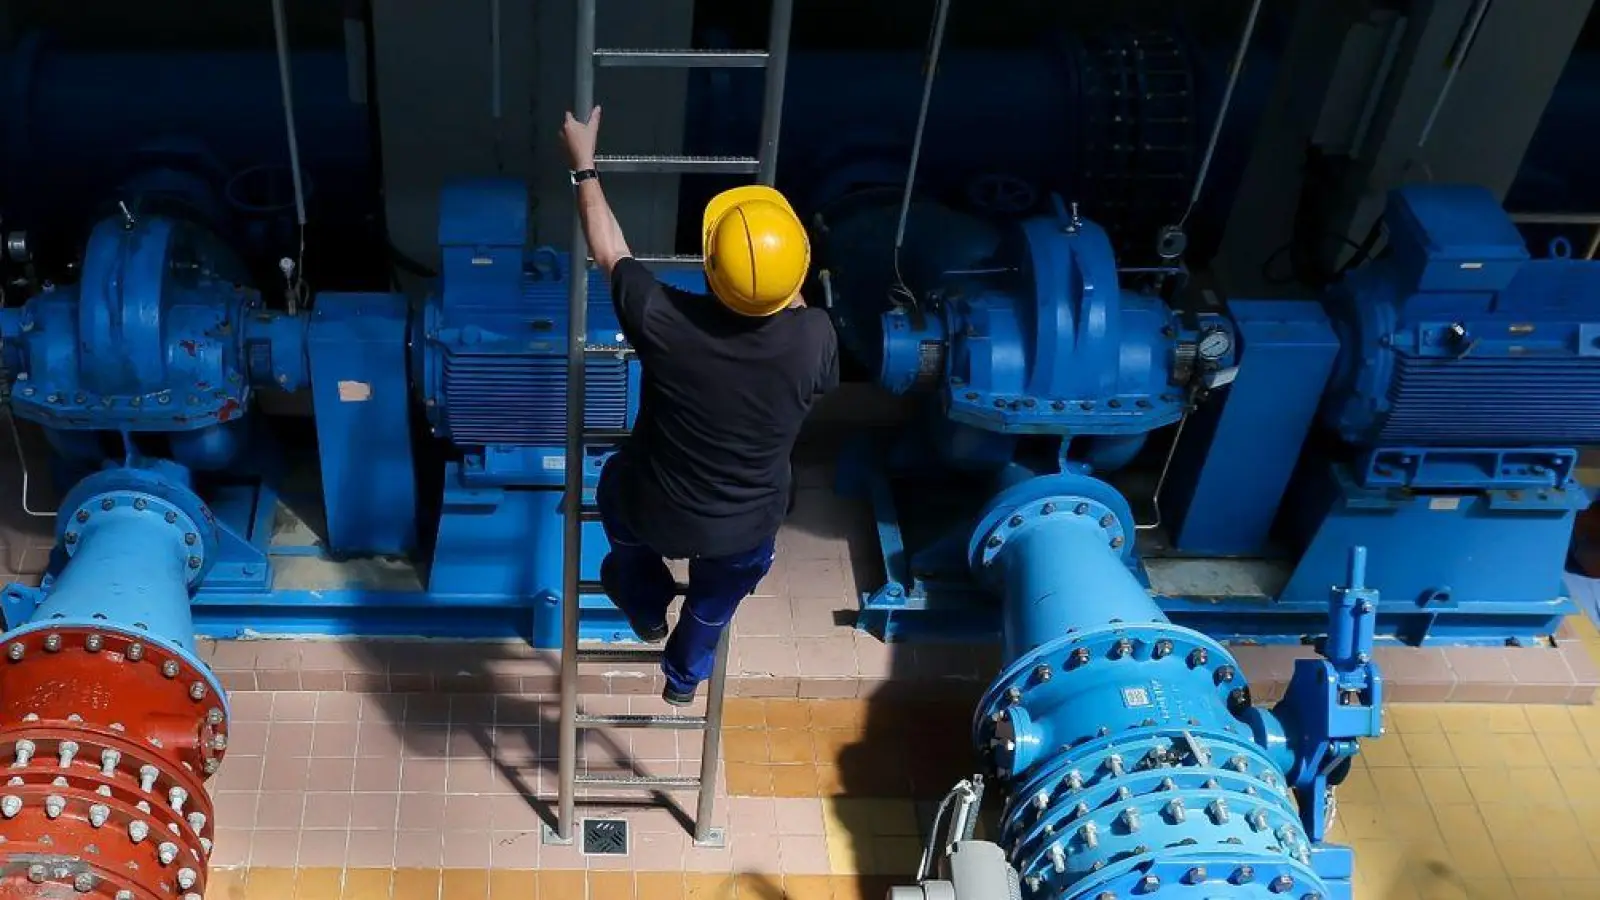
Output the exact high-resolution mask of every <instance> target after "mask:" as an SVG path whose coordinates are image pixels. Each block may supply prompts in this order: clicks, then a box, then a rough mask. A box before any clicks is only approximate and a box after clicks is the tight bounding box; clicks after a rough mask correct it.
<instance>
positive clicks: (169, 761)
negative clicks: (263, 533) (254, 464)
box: [0, 459, 228, 897]
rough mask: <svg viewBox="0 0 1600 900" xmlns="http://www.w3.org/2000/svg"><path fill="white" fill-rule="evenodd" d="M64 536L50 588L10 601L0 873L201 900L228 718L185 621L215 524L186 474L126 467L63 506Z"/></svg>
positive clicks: (8, 593)
mask: <svg viewBox="0 0 1600 900" xmlns="http://www.w3.org/2000/svg"><path fill="white" fill-rule="evenodd" d="M56 534H57V539H58V544H57V546H58V548H59V550H58V553H57V555H56V557H55V558H54V559H52V561H51V565H50V570H49V573H48V574H47V575H46V576H45V578H44V581H43V583H42V584H41V585H40V586H39V587H37V588H32V587H26V586H23V585H16V584H13V585H9V586H7V587H6V588H5V589H4V591H3V592H0V598H3V602H4V609H5V617H6V623H7V624H8V625H9V626H11V627H10V629H9V630H8V631H6V633H5V634H4V635H0V646H3V647H4V648H5V649H4V654H5V658H4V662H3V663H0V723H3V724H0V752H3V753H5V754H6V755H7V756H8V757H9V758H8V762H9V763H10V766H9V768H8V770H7V771H8V772H9V773H10V775H9V778H8V780H7V783H6V786H5V788H4V796H0V813H3V816H0V868H3V869H4V870H5V871H6V872H7V873H8V880H13V879H19V878H20V874H21V873H23V872H26V873H27V878H28V881H29V882H30V883H31V884H34V885H39V887H38V888H37V890H38V892H39V893H38V894H37V896H68V895H73V896H75V895H78V894H89V893H94V894H95V895H96V896H101V897H109V896H112V895H113V894H115V895H116V896H117V897H134V896H139V897H147V896H148V897H154V896H177V894H178V892H179V891H182V892H185V896H188V897H198V896H200V895H201V893H202V892H203V891H204V890H205V886H206V879H207V875H206V868H207V861H208V858H209V857H210V855H211V850H212V847H213V836H214V834H215V828H216V824H215V822H214V815H215V809H214V807H213V806H212V803H211V798H210V795H209V793H208V792H207V790H206V786H205V782H206V779H207V778H208V777H209V776H210V775H212V774H214V773H215V772H216V771H217V769H218V767H219V766H220V764H221V761H222V757H223V754H224V753H225V752H226V750H227V746H228V700H227V695H226V692H225V691H224V690H223V689H222V684H221V683H220V682H219V681H218V679H217V676H216V674H215V673H214V672H212V671H211V669H210V667H209V666H207V665H206V663H205V661H204V660H202V659H201V658H200V657H199V656H198V655H197V654H196V652H195V645H194V623H193V621H192V618H191V615H190V611H189V605H190V602H191V594H190V590H191V588H192V587H193V586H194V585H196V584H198V583H199V581H200V579H201V578H202V577H204V575H205V573H206V571H207V569H208V568H209V567H210V565H211V562H212V560H213V558H214V557H215V555H216V552H217V545H218V534H217V527H216V522H215V521H214V519H213V517H212V515H211V512H210V510H208V509H207V508H206V506H205V504H203V503H202V502H201V501H200V499H199V498H198V497H197V496H195V494H194V493H193V492H192V491H191V490H190V488H189V475H188V472H187V471H185V470H184V469H183V468H182V467H181V466H177V465H174V464H171V463H162V462H151V463H145V462H141V461H137V460H133V459H129V460H127V461H125V464H124V465H122V466H118V467H114V468H108V469H104V470H102V471H100V472H97V473H96V474H94V475H91V476H89V477H88V478H86V479H84V480H83V481H82V482H80V483H79V484H78V485H77V487H75V488H74V489H73V490H71V491H69V492H68V494H67V496H66V497H65V498H64V499H63V501H62V505H61V514H60V516H59V517H58V519H57V522H56ZM113 785H116V786H117V788H118V789H117V790H115V791H114V790H113V789H112V786H113ZM8 893H9V892H8ZM29 896H35V895H34V894H31V893H30V894H29Z"/></svg>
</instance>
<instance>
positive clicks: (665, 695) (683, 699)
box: [661, 686, 694, 706]
mask: <svg viewBox="0 0 1600 900" xmlns="http://www.w3.org/2000/svg"><path fill="white" fill-rule="evenodd" d="M661 699H663V700H665V701H667V703H668V704H669V705H672V706H692V705H694V690H693V689H691V690H687V691H677V690H673V689H672V687H671V686H668V687H665V688H663V689H662V690H661Z"/></svg>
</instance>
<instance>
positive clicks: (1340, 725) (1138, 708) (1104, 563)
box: [968, 474, 1382, 900]
mask: <svg viewBox="0 0 1600 900" xmlns="http://www.w3.org/2000/svg"><path fill="white" fill-rule="evenodd" d="M1133 527H1134V526H1133V519H1132V515H1131V513H1130V511H1129V509H1128V504H1127V502H1126V501H1125V500H1124V499H1123V498H1122V497H1121V496H1120V495H1119V494H1118V493H1117V492H1116V491H1115V490H1113V489H1112V488H1111V487H1110V486H1109V485H1107V484H1105V483H1104V482H1101V481H1098V480H1096V479H1093V478H1087V477H1084V476H1080V475H1071V474H1068V475H1059V476H1050V477H1041V478H1035V479H1031V480H1028V481H1024V482H1021V483H1019V484H1017V485H1015V486H1013V487H1011V488H1009V489H1007V490H1005V491H1003V492H1001V493H1000V494H999V495H998V496H997V497H996V498H995V499H994V501H993V502H992V503H991V504H990V506H989V507H988V508H987V509H986V510H985V511H984V514H983V515H982V517H981V518H980V520H979V523H978V526H977V528H976V529H975V530H974V531H973V532H972V536H971V541H970V544H969V548H968V549H969V558H970V561H971V564H972V567H973V570H974V572H975V574H976V575H977V576H978V577H979V579H980V581H981V582H982V583H983V584H985V585H986V586H987V587H989V588H990V589H991V590H992V591H994V592H995V593H996V594H998V596H999V598H1000V602H1001V605H1002V610H1003V613H1002V617H1003V620H1004V627H1003V633H1004V658H1005V660H1006V666H1005V670H1004V672H1003V673H1002V674H1001V675H1000V677H999V678H997V679H996V680H995V681H994V683H993V684H992V685H991V686H990V688H989V690H988V692H987V693H986V694H985V696H984V698H983V700H982V702H981V703H980V704H979V706H978V708H977V711H976V715H975V717H974V720H973V740H974V744H975V746H976V747H977V749H978V751H979V753H980V755H982V757H983V758H984V759H985V760H986V762H987V767H988V770H989V773H990V774H991V775H992V776H993V777H995V778H997V779H999V781H1000V783H1001V784H1002V785H1003V786H1004V788H1005V791H1006V805H1005V809H1004V812H1003V813H1002V820H1001V826H1000V833H999V835H998V837H997V842H998V843H999V844H1000V846H1001V847H1002V848H1004V849H1005V850H1006V852H1007V854H1008V856H1009V858H1010V861H1011V864H1012V865H1013V866H1014V867H1015V868H1016V870H1017V872H1018V873H1019V874H1020V875H1021V877H1022V879H1023V882H1024V885H1025V886H1026V888H1027V895H1029V896H1046V897H1060V898H1070V900H1080V898H1081V900H1087V898H1102V897H1108V896H1118V897H1122V896H1146V895H1148V896H1160V895H1162V894H1163V893H1164V891H1163V888H1165V889H1166V892H1170V893H1173V894H1175V895H1179V896H1188V895H1190V894H1195V893H1196V892H1198V893H1197V895H1200V896H1205V897H1216V898H1223V897H1227V898H1234V897H1238V898H1245V897H1262V896H1276V895H1287V896H1292V897H1307V896H1309V897H1321V898H1327V900H1335V898H1337V900H1349V898H1350V897H1351V867H1352V861H1351V854H1350V851H1349V849H1348V848H1345V847H1339V846H1335V845H1332V844H1329V843H1327V842H1326V840H1325V838H1326V818H1325V812H1326V810H1325V807H1324V805H1323V797H1324V794H1325V791H1326V788H1327V784H1328V782H1327V777H1328V773H1330V772H1332V771H1334V770H1335V769H1336V768H1337V767H1338V764H1339V763H1340V762H1341V761H1342V760H1346V759H1348V758H1350V757H1351V756H1353V755H1354V754H1355V753H1356V752H1357V744H1356V741H1357V739H1358V738H1360V737H1374V736H1377V735H1378V734H1379V733H1380V728H1381V719H1380V714H1379V710H1380V708H1381V702H1382V679H1381V677H1380V676H1379V674H1378V672H1377V670H1376V668H1375V667H1374V666H1373V665H1372V663H1371V662H1370V651H1371V647H1372V638H1373V631H1372V621H1373V615H1374V612H1375V609H1374V605H1373V604H1372V603H1371V602H1369V601H1371V600H1372V599H1373V597H1374V595H1373V594H1372V593H1371V592H1370V591H1366V590H1365V589H1364V587H1363V583H1362V581H1361V579H1362V577H1363V575H1362V572H1363V570H1364V566H1365V551H1364V550H1361V549H1358V550H1357V551H1356V555H1355V560H1354V561H1353V563H1352V569H1353V571H1352V572H1351V582H1350V584H1351V586H1352V587H1351V588H1350V589H1347V590H1346V589H1335V591H1334V596H1333V598H1332V599H1331V601H1330V602H1328V603H1327V605H1326V606H1325V610H1326V612H1327V613H1328V614H1329V623H1330V634H1332V635H1333V637H1332V638H1331V639H1330V642H1329V645H1328V650H1327V658H1326V659H1306V660H1301V661H1300V662H1299V663H1298V664H1297V667H1296V671H1295V676H1294V679H1293V683H1292V685H1291V688H1290V693H1289V695H1288V697H1287V698H1286V699H1285V701H1284V702H1283V703H1282V704H1280V705H1279V706H1278V707H1277V708H1276V709H1274V710H1271V711H1268V710H1265V709H1260V708H1255V707H1252V706H1251V705H1250V702H1249V691H1248V686H1247V685H1246V682H1245V679H1244V676H1243V674H1242V673H1241V672H1240V671H1239V667H1238V664H1237V662H1236V661H1235V660H1234V658H1233V657H1232V655H1231V654H1230V653H1229V652H1228V650H1227V649H1226V648H1225V647H1224V646H1223V645H1222V644H1220V643H1218V642H1216V641H1214V640H1212V639H1211V638H1209V637H1206V636H1204V635H1202V634H1200V633H1198V632H1195V631H1192V630H1190V629H1188V628H1183V627H1181V626H1178V625H1175V624H1173V623H1171V622H1170V621H1168V620H1167V617H1166V615H1165V614H1164V613H1162V611H1161V610H1160V608H1159V607H1158V606H1157V605H1156V603H1155V601H1154V600H1153V599H1152V598H1151V597H1150V595H1149V593H1148V592H1147V591H1146V590H1145V589H1144V588H1143V586H1142V585H1140V583H1139V582H1138V581H1137V580H1136V579H1135V577H1134V575H1133V574H1132V572H1131V571H1130V569H1129V565H1130V563H1131V561H1132V542H1131V541H1129V540H1127V538H1128V536H1129V535H1131V534H1132V531H1133ZM1291 793H1292V794H1293V796H1294V800H1295V801H1297V802H1291V797H1290V795H1291Z"/></svg>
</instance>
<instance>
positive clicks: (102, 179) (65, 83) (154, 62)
mask: <svg viewBox="0 0 1600 900" xmlns="http://www.w3.org/2000/svg"><path fill="white" fill-rule="evenodd" d="M291 71H292V73H293V78H294V84H293V88H294V96H295V116H296V120H297V124H298V133H299V142H300V160H301V165H302V167H303V169H304V171H305V172H306V173H307V174H308V176H309V178H310V180H311V183H312V189H313V192H314V202H315V203H316V207H317V209H318V211H319V214H324V215H326V214H331V215H334V216H345V217H351V216H363V215H366V214H367V213H368V212H369V211H370V207H371V202H370V200H363V196H364V195H370V193H371V191H370V190H369V186H370V182H371V173H372V171H373V169H372V134H371V129H370V126H369V116H368V108H367V106H366V105H365V101H364V100H363V99H362V98H360V97H352V96H351V90H350V87H349V85H348V83H347V82H348V79H349V72H350V69H349V64H348V61H347V60H346V57H345V54H344V53H340V52H326V51H303V52H298V53H295V54H294V56H293V58H292V61H291ZM0 104H4V106H3V107H0V110H3V115H0V136H3V139H4V140H3V143H0V156H3V158H4V162H5V165H6V169H7V173H8V174H7V179H6V184H7V185H8V188H9V189H8V191H7V196H6V203H7V209H6V218H7V220H8V221H11V222H29V223H30V226H31V227H38V226H37V225H34V224H32V223H33V222H34V221H37V220H40V219H49V220H56V219H59V218H61V217H63V216H65V217H70V218H81V217H82V216H84V215H86V214H88V213H89V212H90V210H92V209H94V208H96V206H97V205H98V204H99V203H101V202H102V201H104V199H105V198H106V196H107V195H108V192H110V191H112V190H114V189H115V188H116V187H117V185H118V184H119V183H120V182H121V180H122V179H123V178H126V177H128V176H129V175H132V174H134V171H130V167H133V168H134V169H135V170H136V169H139V168H147V167H149V165H150V164H152V163H154V164H157V165H159V164H163V163H166V164H170V163H172V162H173V161H174V158H175V157H176V158H177V161H178V163H179V165H180V166H191V167H195V168H198V169H201V170H209V169H212V168H218V169H220V172H210V171H207V172H206V174H208V175H217V176H219V179H220V180H221V181H223V183H222V184H217V185H215V186H214V187H215V188H216V189H218V190H220V191H222V193H223V195H224V197H225V198H226V200H227V202H228V203H229V204H230V205H231V206H233V207H234V209H235V211H236V212H240V213H245V214H250V213H260V212H263V210H262V209H260V208H259V206H258V204H259V203H260V200H261V198H260V197H259V196H252V191H253V190H254V189H253V188H252V187H250V186H249V185H247V184H246V181H247V180H248V179H249V178H250V174H249V171H250V170H252V169H255V168H256V167H260V166H269V167H279V166H286V165H287V164H288V150H287V146H288V145H287V143H286V140H285V137H284V134H285V132H284V120H283V100H282V96H281V89H280V86H279V81H278V64H277V59H276V57H275V56H274V55H273V54H271V53H261V52H253V51H252V52H208V53H84V52H57V51H55V50H54V49H53V48H52V47H51V41H50V38H49V36H48V35H47V34H44V33H42V32H37V31H36V32H30V33H29V34H27V35H24V36H23V37H22V38H21V39H20V40H19V41H18V42H17V45H16V47H15V48H14V49H13V50H12V51H11V52H10V53H9V54H5V55H0ZM191 157H192V158H191ZM202 157H208V158H202ZM258 171H259V170H258ZM241 175H244V176H245V177H244V178H240V176H241ZM230 177H231V178H234V179H238V180H237V181H233V182H230V181H229V179H230ZM265 180H266V179H261V180H260V181H259V182H257V183H258V184H259V183H264V182H265ZM280 187H281V186H280ZM290 200H291V197H290V195H289V194H288V193H287V191H286V190H283V191H280V192H278V193H276V194H275V195H274V198H273V202H272V204H271V205H273V206H279V205H281V204H283V203H287V202H290Z"/></svg>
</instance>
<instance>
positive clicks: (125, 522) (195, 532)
mask: <svg viewBox="0 0 1600 900" xmlns="http://www.w3.org/2000/svg"><path fill="white" fill-rule="evenodd" d="M189 482H190V476H189V473H188V471H187V470H186V469H184V467H182V466H180V465H177V464H175V463H170V462H163V461H154V460H152V461H143V462H141V463H138V464H136V465H133V466H117V467H114V468H109V469H105V470H103V471H101V472H98V473H96V474H94V475H91V476H89V477H88V478H85V479H84V480H83V481H82V482H80V483H79V484H78V485H77V486H76V487H74V488H73V490H72V491H71V492H70V493H69V494H68V495H67V497H66V499H65V500H64V501H63V502H62V505H61V509H62V510H63V513H62V515H61V516H60V520H59V522H58V525H57V530H58V532H59V535H58V537H59V538H60V544H59V545H60V546H61V547H63V548H64V549H65V551H66V552H67V554H68V558H67V560H66V561H64V562H63V563H62V564H61V565H59V566H57V567H55V570H54V574H53V575H52V576H51V577H50V578H49V580H48V581H47V582H46V583H45V585H44V586H43V590H42V591H41V592H40V603H39V606H38V609H37V610H36V611H35V612H34V614H33V616H32V617H31V621H32V622H35V623H40V624H42V625H45V626H48V627H52V628H60V627H63V623H74V624H78V623H81V624H85V625H87V624H89V623H92V622H102V623H108V624H102V625H101V626H100V627H102V628H106V627H114V626H115V625H116V624H117V623H120V624H121V627H124V628H127V629H129V630H134V631H138V632H139V633H141V634H144V635H148V638H147V639H149V640H154V641H158V642H161V643H164V644H166V645H167V646H169V647H171V648H173V649H175V650H178V651H181V652H182V653H185V654H190V655H193V654H194V653H195V644H194V618H193V616H192V614H191V612H190V603H191V600H190V590H191V588H192V587H193V586H194V585H196V584H198V583H199V581H200V579H201V577H202V576H203V575H204V574H205V571H206V569H207V568H209V564H210V562H211V557H212V556H214V555H215V553H216V550H217V529H216V522H215V521H214V519H213V518H212V516H211V512H210V510H208V509H207V508H206V506H205V504H204V503H203V502H202V501H201V500H200V499H199V497H197V496H196V495H195V494H194V492H193V491H192V490H191V489H190V485H189ZM195 661H196V662H198V661H199V659H198V657H195ZM201 669H202V671H208V670H206V669H205V668H204V667H201ZM218 687H219V688H220V685H218Z"/></svg>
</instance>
